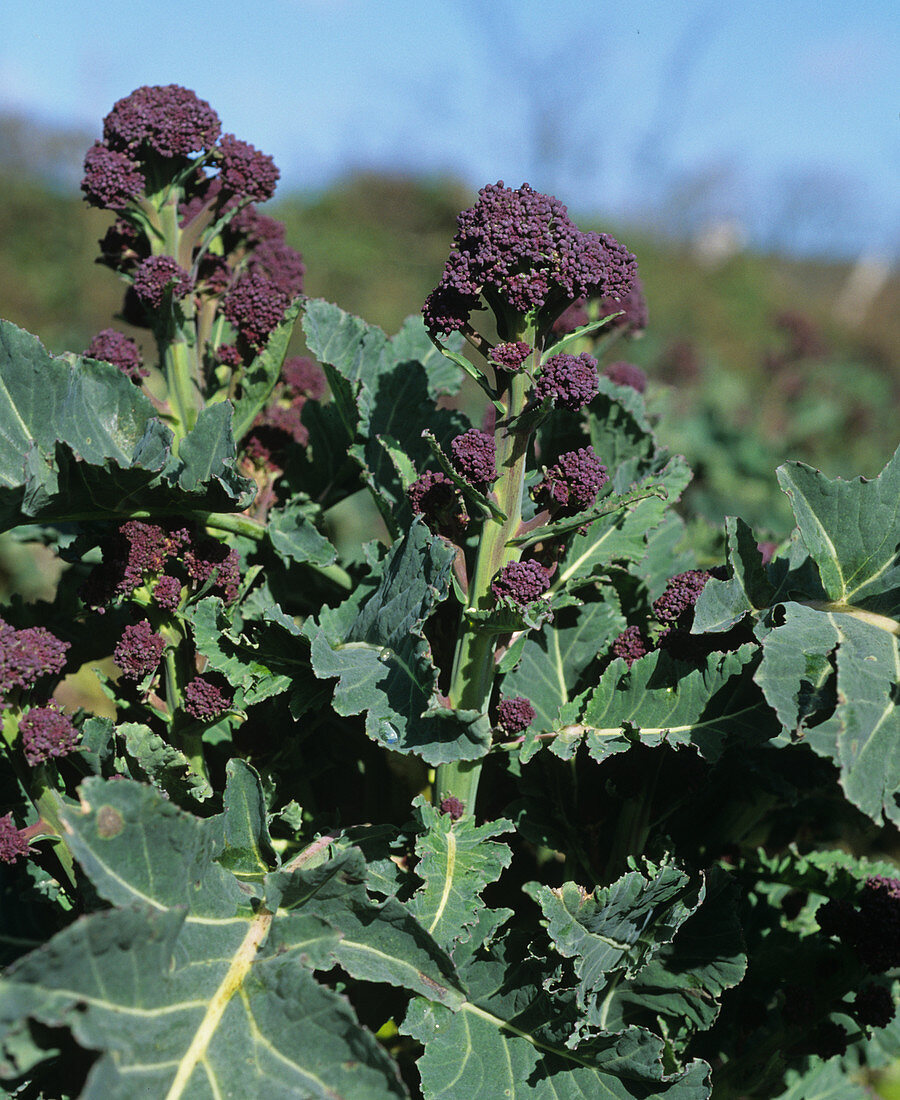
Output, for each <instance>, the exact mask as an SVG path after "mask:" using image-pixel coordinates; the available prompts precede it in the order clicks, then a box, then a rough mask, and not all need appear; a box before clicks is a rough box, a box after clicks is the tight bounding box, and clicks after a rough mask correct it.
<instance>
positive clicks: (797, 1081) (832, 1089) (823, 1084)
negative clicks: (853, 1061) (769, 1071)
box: [776, 1059, 876, 1100]
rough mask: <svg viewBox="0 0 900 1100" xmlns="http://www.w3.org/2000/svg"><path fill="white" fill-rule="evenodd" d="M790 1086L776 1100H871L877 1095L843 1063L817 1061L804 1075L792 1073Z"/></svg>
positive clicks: (789, 1080)
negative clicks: (849, 1071) (847, 1069)
mask: <svg viewBox="0 0 900 1100" xmlns="http://www.w3.org/2000/svg"><path fill="white" fill-rule="evenodd" d="M785 1084H786V1085H787V1086H788V1087H787V1089H786V1090H785V1091H784V1092H781V1093H779V1094H778V1096H777V1097H776V1100H867V1098H868V1097H871V1096H873V1095H876V1094H874V1093H873V1092H872V1091H871V1089H867V1088H864V1087H863V1086H862V1085H860V1084H858V1083H857V1082H856V1081H854V1080H853V1077H852V1076H851V1075H850V1074H848V1073H847V1072H846V1070H845V1069H844V1067H843V1066H842V1065H841V1063H840V1061H839V1060H835V1059H832V1060H831V1061H828V1062H821V1061H819V1059H815V1060H814V1061H813V1064H812V1066H811V1067H810V1068H809V1069H807V1070H805V1071H803V1072H801V1071H798V1070H791V1071H790V1072H789V1073H788V1074H787V1075H786V1077H785Z"/></svg>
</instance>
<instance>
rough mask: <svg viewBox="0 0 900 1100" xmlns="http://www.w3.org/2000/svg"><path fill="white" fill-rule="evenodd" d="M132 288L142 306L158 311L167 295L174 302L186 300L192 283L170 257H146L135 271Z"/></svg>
mask: <svg viewBox="0 0 900 1100" xmlns="http://www.w3.org/2000/svg"><path fill="white" fill-rule="evenodd" d="M133 286H134V293H135V294H136V295H137V297H138V299H139V300H140V301H141V302H142V303H143V305H145V306H149V307H150V308H151V309H160V308H161V307H162V304H163V302H164V301H165V300H166V296H167V295H171V296H172V298H173V299H175V300H176V301H177V300H178V299H181V298H186V297H187V295H188V294H190V292H191V290H193V286H194V282H193V279H192V278H191V276H190V274H189V273H188V272H187V271H185V270H184V268H183V267H182V266H181V265H180V264H179V263H178V262H177V261H175V260H173V259H172V257H171V256H148V257H147V259H146V260H144V261H143V262H142V263H140V264H139V265H138V267H137V269H136V270H135V273H134V284H133Z"/></svg>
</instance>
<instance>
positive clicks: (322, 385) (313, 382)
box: [281, 355, 327, 401]
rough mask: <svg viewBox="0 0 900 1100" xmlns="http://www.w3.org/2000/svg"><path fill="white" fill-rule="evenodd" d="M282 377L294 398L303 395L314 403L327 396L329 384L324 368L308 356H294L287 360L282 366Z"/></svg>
mask: <svg viewBox="0 0 900 1100" xmlns="http://www.w3.org/2000/svg"><path fill="white" fill-rule="evenodd" d="M281 377H282V379H283V381H284V385H285V387H286V389H288V390H289V391H290V393H291V395H292V396H295V397H296V396H300V395H301V394H302V395H303V396H304V397H308V398H310V399H311V400H313V401H320V400H321V399H322V398H323V397H324V396H325V390H326V388H327V384H326V382H325V375H324V373H323V371H322V368H321V367H320V366H319V364H318V363H317V362H316V361H315V360H314V359H310V358H309V357H308V356H306V355H294V356H292V357H291V358H290V359H285V361H284V363H283V364H282V366H281Z"/></svg>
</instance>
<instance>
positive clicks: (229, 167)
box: [219, 134, 281, 202]
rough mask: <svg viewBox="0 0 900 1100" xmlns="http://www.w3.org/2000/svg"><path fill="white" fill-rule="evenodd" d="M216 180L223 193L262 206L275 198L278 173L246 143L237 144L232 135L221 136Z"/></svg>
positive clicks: (270, 163) (273, 164) (270, 160)
mask: <svg viewBox="0 0 900 1100" xmlns="http://www.w3.org/2000/svg"><path fill="white" fill-rule="evenodd" d="M219 153H220V155H221V160H220V170H219V180H220V181H221V185H222V190H223V191H225V192H226V193H228V194H231V195H237V196H238V197H240V198H247V199H253V200H254V201H255V202H265V201H266V199H270V198H271V197H272V196H273V195H274V194H275V185H276V184H277V183H278V177H279V176H280V174H281V173H280V172H279V171H278V169H277V168H276V167H275V161H274V160H272V158H271V157H270V156H268V155H267V154H266V153H261V152H260V151H259V150H258V149H256V148H254V147H253V146H252V145H250V144H249V142H246V141H238V139H237V138H236V137H235V136H234V134H223V135H222V140H221V141H220V142H219Z"/></svg>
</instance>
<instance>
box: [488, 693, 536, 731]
mask: <svg viewBox="0 0 900 1100" xmlns="http://www.w3.org/2000/svg"><path fill="white" fill-rule="evenodd" d="M534 719H535V710H534V707H533V706H532V705H531V703H530V701H529V700H528V699H526V698H525V697H524V696H522V695H516V696H515V697H514V698H513V699H501V700H500V702H499V703H498V704H497V725H498V726H499V727H500V729H501V730H502V731H503V732H504V733H505V734H507V736H509V737H514V736H515V735H516V734H517V733H523V732H524V731H525V730H527V729H528V727H529V726H530V725H531V723H532V722H533V721H534Z"/></svg>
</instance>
